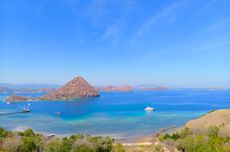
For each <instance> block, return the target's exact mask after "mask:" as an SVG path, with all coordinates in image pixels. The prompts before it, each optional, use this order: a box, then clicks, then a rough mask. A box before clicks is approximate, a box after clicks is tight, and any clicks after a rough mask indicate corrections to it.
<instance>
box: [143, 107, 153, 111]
mask: <svg viewBox="0 0 230 152" xmlns="http://www.w3.org/2000/svg"><path fill="white" fill-rule="evenodd" d="M144 110H145V111H153V110H155V109H154V108H152V107H146V108H145V109H144Z"/></svg>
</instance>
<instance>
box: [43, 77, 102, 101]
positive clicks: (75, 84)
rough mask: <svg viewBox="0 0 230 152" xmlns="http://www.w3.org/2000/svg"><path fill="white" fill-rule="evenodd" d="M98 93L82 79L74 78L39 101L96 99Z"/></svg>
mask: <svg viewBox="0 0 230 152" xmlns="http://www.w3.org/2000/svg"><path fill="white" fill-rule="evenodd" d="M97 96H99V94H98V92H97V91H96V89H94V87H92V86H91V85H90V84H89V83H88V82H87V81H86V80H85V79H84V78H82V77H76V78H74V79H73V80H71V81H69V82H68V83H66V84H65V85H64V86H63V87H61V88H59V89H57V90H56V91H54V92H50V93H48V94H46V95H44V96H42V97H41V98H40V99H41V100H68V99H74V98H81V97H97Z"/></svg>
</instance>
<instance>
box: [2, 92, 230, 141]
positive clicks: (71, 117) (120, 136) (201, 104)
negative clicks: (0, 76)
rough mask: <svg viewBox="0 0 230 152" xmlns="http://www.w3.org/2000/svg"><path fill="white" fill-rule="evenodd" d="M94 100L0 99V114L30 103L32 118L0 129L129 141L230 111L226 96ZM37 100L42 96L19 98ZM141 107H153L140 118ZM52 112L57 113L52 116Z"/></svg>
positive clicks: (10, 118)
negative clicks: (26, 99)
mask: <svg viewBox="0 0 230 152" xmlns="http://www.w3.org/2000/svg"><path fill="white" fill-rule="evenodd" d="M100 94H101V96H100V97H97V98H87V99H76V100H73V101H36V102H35V101H33V102H20V103H11V104H7V103H6V102H4V100H5V98H6V97H7V96H8V95H7V94H0V113H6V112H17V111H21V110H22V109H23V108H24V106H26V105H28V103H30V105H31V106H30V109H31V113H21V114H12V115H0V126H1V127H4V128H7V129H11V130H23V129H26V128H33V129H34V130H35V131H37V132H44V133H54V134H59V135H69V134H74V133H83V134H91V135H108V136H112V137H114V138H115V139H117V140H120V141H129V140H132V139H134V138H137V137H143V136H146V135H149V134H151V133H153V132H155V131H157V130H158V129H160V128H163V127H169V126H172V125H175V126H177V127H180V126H182V125H183V124H185V123H186V122H187V121H188V120H191V119H194V118H197V117H200V116H202V115H203V114H205V113H207V112H208V111H210V110H213V109H222V108H230V90H225V91H223V90H222V91H207V90H206V91H205V90H167V91H133V92H101V93H100ZM21 95H27V96H28V95H29V96H33V97H35V96H41V95H43V94H41V93H40V94H39V93H36V94H21ZM146 106H151V107H154V108H155V109H156V110H155V111H153V112H145V111H144V108H145V107H146ZM55 112H62V115H56V114H55Z"/></svg>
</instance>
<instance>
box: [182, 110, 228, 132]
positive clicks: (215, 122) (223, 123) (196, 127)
mask: <svg viewBox="0 0 230 152" xmlns="http://www.w3.org/2000/svg"><path fill="white" fill-rule="evenodd" d="M185 126H186V127H188V128H190V129H192V130H193V131H196V132H203V131H207V129H208V128H209V127H210V126H217V127H219V128H220V132H221V133H223V134H225V135H228V136H230V109H222V110H216V111H213V112H210V113H208V114H206V115H204V116H202V117H200V118H198V119H195V120H191V121H189V122H187V123H186V125H185Z"/></svg>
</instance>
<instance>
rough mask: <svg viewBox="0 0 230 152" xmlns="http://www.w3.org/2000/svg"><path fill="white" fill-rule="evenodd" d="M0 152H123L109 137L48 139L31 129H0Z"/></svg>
mask: <svg viewBox="0 0 230 152" xmlns="http://www.w3.org/2000/svg"><path fill="white" fill-rule="evenodd" d="M0 152H124V148H123V146H122V145H121V144H118V143H115V141H114V139H111V138H109V137H92V136H90V135H86V136H84V135H82V134H77V135H72V136H70V137H65V138H56V137H52V138H48V137H45V136H44V135H42V134H36V133H34V132H33V130H32V129H27V130H25V131H24V132H20V131H14V132H13V131H7V130H5V129H3V128H1V127H0Z"/></svg>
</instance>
